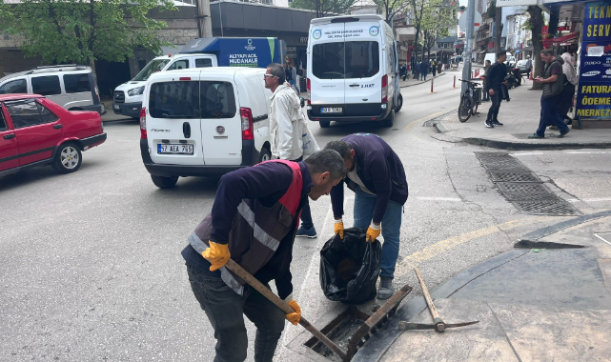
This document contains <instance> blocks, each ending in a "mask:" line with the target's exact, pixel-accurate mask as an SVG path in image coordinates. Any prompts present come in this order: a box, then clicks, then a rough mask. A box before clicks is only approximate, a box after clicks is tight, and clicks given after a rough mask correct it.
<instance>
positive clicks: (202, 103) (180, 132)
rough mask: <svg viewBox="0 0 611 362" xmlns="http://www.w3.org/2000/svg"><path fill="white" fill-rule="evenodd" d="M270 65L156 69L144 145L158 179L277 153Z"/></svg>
mask: <svg viewBox="0 0 611 362" xmlns="http://www.w3.org/2000/svg"><path fill="white" fill-rule="evenodd" d="M265 71H266V70H265V69H262V68H242V67H218V68H206V69H186V70H176V71H174V72H160V73H155V74H153V75H151V77H150V78H149V81H148V82H147V83H146V87H145V91H144V100H143V103H142V111H141V113H140V133H141V140H140V151H141V154H142V160H143V162H144V166H145V167H146V169H147V171H148V172H149V173H150V174H151V178H152V179H153V183H154V184H155V185H157V186H158V187H160V188H170V187H173V186H174V185H175V184H176V182H177V181H178V177H179V176H183V177H185V176H214V175H222V174H224V173H226V172H229V171H232V170H236V169H239V168H242V167H246V166H252V165H255V164H257V163H259V162H262V161H267V160H269V159H270V158H271V152H270V149H271V148H270V137H269V133H270V132H269V120H268V110H269V106H270V102H271V101H270V97H271V96H272V93H271V91H270V90H269V89H266V88H265V83H264V80H263V75H264V74H265Z"/></svg>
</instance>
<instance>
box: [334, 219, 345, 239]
mask: <svg viewBox="0 0 611 362" xmlns="http://www.w3.org/2000/svg"><path fill="white" fill-rule="evenodd" d="M333 233H334V234H339V237H340V238H341V239H343V238H344V222H343V221H342V219H339V220H335V224H334V225H333Z"/></svg>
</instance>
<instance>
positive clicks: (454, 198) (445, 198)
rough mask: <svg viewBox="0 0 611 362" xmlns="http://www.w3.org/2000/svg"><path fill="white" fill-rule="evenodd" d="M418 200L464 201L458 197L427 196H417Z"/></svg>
mask: <svg viewBox="0 0 611 362" xmlns="http://www.w3.org/2000/svg"><path fill="white" fill-rule="evenodd" d="M416 200H420V201H452V202H462V200H461V199H459V198H457V197H425V196H416Z"/></svg>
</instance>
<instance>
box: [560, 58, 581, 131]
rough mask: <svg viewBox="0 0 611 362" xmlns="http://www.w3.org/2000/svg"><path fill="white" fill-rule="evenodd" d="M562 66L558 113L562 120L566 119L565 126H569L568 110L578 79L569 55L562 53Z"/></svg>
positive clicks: (570, 121)
mask: <svg viewBox="0 0 611 362" xmlns="http://www.w3.org/2000/svg"><path fill="white" fill-rule="evenodd" d="M560 57H561V58H562V60H563V61H564V64H562V74H563V77H564V80H563V88H562V94H560V103H559V108H560V109H559V113H560V115H561V116H562V119H563V120H564V119H567V120H568V121H569V122H568V123H567V124H571V123H572V120H571V117H569V115H568V113H569V109H570V108H571V106H572V104H573V96H574V95H575V86H576V85H577V82H578V81H579V77H578V76H577V72H575V67H574V66H573V57H572V56H571V54H570V53H568V52H566V53H563V54H562V55H561V56H560Z"/></svg>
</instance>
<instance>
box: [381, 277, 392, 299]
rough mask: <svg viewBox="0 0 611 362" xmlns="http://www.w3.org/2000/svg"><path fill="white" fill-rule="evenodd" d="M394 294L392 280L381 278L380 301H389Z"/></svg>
mask: <svg viewBox="0 0 611 362" xmlns="http://www.w3.org/2000/svg"><path fill="white" fill-rule="evenodd" d="M393 293H394V289H393V287H392V278H389V277H380V285H379V287H378V299H382V300H385V299H388V298H390V297H391V296H392V294H393Z"/></svg>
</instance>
